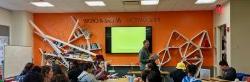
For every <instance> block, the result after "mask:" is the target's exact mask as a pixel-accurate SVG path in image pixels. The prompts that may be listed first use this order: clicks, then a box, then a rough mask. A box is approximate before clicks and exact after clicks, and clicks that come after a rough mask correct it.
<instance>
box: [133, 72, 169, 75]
mask: <svg viewBox="0 0 250 82" xmlns="http://www.w3.org/2000/svg"><path fill="white" fill-rule="evenodd" d="M160 72H161V75H169V74H170V72H168V71H160ZM128 74H135V75H140V74H141V71H129V72H128Z"/></svg>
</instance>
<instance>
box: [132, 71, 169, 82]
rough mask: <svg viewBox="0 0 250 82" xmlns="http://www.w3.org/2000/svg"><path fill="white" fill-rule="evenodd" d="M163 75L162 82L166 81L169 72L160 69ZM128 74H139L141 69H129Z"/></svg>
mask: <svg viewBox="0 0 250 82" xmlns="http://www.w3.org/2000/svg"><path fill="white" fill-rule="evenodd" d="M160 72H161V75H162V76H163V82H166V77H167V75H169V74H170V72H168V71H160ZM128 74H134V75H141V71H129V72H128Z"/></svg>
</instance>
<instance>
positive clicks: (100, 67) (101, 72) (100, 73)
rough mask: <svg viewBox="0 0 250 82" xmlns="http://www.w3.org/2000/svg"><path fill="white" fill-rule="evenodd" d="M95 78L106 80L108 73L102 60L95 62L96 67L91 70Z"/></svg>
mask: <svg viewBox="0 0 250 82" xmlns="http://www.w3.org/2000/svg"><path fill="white" fill-rule="evenodd" d="M93 74H94V75H95V76H96V79H97V80H107V79H108V75H109V73H108V72H106V71H105V66H104V61H101V62H99V64H97V66H96V69H95V70H94V71H93Z"/></svg>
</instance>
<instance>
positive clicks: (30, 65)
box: [20, 62, 34, 75]
mask: <svg viewBox="0 0 250 82" xmlns="http://www.w3.org/2000/svg"><path fill="white" fill-rule="evenodd" d="M33 66H34V64H33V63H30V62H29V63H27V64H26V65H25V67H24V69H23V71H22V73H21V74H20V75H25V74H26V73H27V72H29V71H30V70H31V69H32V67H33Z"/></svg>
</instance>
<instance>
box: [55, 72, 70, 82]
mask: <svg viewBox="0 0 250 82" xmlns="http://www.w3.org/2000/svg"><path fill="white" fill-rule="evenodd" d="M51 82H69V79H68V78H67V77H66V76H65V75H64V74H55V75H53V77H52V79H51Z"/></svg>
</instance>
